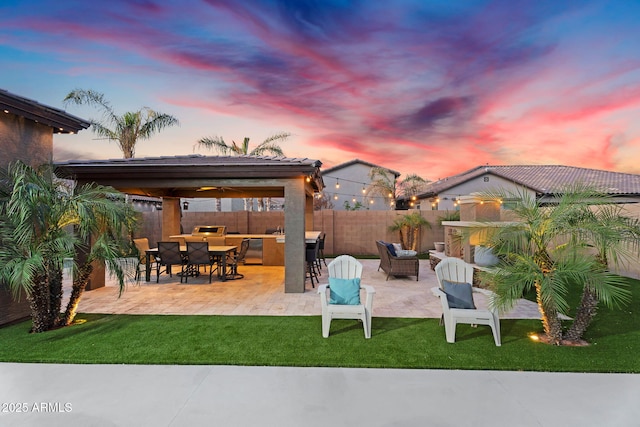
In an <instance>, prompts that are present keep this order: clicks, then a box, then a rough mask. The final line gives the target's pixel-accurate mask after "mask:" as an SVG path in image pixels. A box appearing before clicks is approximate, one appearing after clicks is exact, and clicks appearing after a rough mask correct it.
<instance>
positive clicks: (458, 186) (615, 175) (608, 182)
mask: <svg viewBox="0 0 640 427" xmlns="http://www.w3.org/2000/svg"><path fill="white" fill-rule="evenodd" d="M577 182H581V183H585V184H593V185H595V186H597V187H598V188H600V189H602V190H603V191H604V192H606V193H608V194H609V195H611V196H613V197H614V198H615V200H616V201H617V202H618V203H638V202H640V175H637V174H629V173H621V172H611V171H604V170H598V169H587V168H579V167H575V166H563V165H504V166H497V165H485V166H477V167H475V168H473V169H469V170H467V171H464V172H462V173H460V174H458V175H453V176H450V177H448V178H444V179H439V180H438V181H434V182H431V183H429V184H427V186H426V189H425V191H424V192H422V193H420V194H418V195H417V196H416V199H417V200H415V201H413V203H414V206H413V207H415V208H419V209H422V210H449V211H452V210H458V209H459V201H460V198H461V197H463V196H468V195H470V194H472V193H486V192H490V191H494V190H499V189H501V190H502V191H504V192H506V193H513V194H518V193H522V192H524V193H529V195H531V196H535V197H536V198H537V199H539V200H541V201H543V202H544V201H549V202H552V201H553V198H554V197H555V195H556V194H558V193H559V192H560V191H561V189H562V188H564V187H566V186H567V185H569V184H573V183H577ZM411 202H412V201H411V200H408V199H401V200H400V201H399V203H398V206H399V208H405V209H406V208H408V206H409V204H410V203H411ZM504 202H505V207H508V202H509V201H508V200H505V201H504Z"/></svg>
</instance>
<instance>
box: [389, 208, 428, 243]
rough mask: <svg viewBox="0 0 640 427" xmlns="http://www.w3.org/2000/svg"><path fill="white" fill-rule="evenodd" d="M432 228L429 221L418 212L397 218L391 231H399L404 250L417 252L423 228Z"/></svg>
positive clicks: (390, 228) (390, 227)
mask: <svg viewBox="0 0 640 427" xmlns="http://www.w3.org/2000/svg"><path fill="white" fill-rule="evenodd" d="M423 226H424V227H427V228H431V224H430V223H429V221H427V220H426V219H424V218H423V217H422V214H421V213H420V212H418V211H416V212H411V213H410V214H406V215H403V216H401V217H399V218H397V219H396V220H395V221H394V222H393V224H392V225H391V226H389V231H398V232H399V233H400V243H401V244H402V247H403V248H404V249H410V250H413V251H417V250H418V249H417V248H418V241H419V237H420V230H421V229H422V227H423Z"/></svg>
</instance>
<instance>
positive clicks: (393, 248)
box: [385, 243, 397, 256]
mask: <svg viewBox="0 0 640 427" xmlns="http://www.w3.org/2000/svg"><path fill="white" fill-rule="evenodd" d="M385 245H386V246H387V249H389V253H390V254H391V255H393V256H397V255H396V248H395V247H394V246H393V243H385Z"/></svg>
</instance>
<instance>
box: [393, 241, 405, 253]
mask: <svg viewBox="0 0 640 427" xmlns="http://www.w3.org/2000/svg"><path fill="white" fill-rule="evenodd" d="M392 245H393V247H394V249H395V250H396V253H398V252H400V251H402V250H403V249H402V244H400V243H392Z"/></svg>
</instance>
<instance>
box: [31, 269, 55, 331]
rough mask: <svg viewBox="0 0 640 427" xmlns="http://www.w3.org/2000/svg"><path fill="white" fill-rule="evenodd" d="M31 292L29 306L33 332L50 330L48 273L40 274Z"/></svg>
mask: <svg viewBox="0 0 640 427" xmlns="http://www.w3.org/2000/svg"><path fill="white" fill-rule="evenodd" d="M33 282H34V284H33V288H32V289H31V292H30V293H29V296H28V299H29V307H30V309H31V321H32V325H31V332H34V333H37V332H45V331H48V330H49V320H50V317H49V306H50V299H49V280H48V277H47V276H46V275H40V276H39V277H37V278H36V279H35V280H34V281H33Z"/></svg>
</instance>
